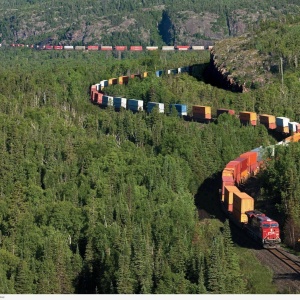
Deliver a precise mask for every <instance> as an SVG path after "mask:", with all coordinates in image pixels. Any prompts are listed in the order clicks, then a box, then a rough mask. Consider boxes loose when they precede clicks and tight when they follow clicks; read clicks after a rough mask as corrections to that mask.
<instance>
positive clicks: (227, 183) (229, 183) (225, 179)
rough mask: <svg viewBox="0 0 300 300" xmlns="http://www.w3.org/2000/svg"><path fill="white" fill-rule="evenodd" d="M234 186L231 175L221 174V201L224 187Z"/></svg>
mask: <svg viewBox="0 0 300 300" xmlns="http://www.w3.org/2000/svg"><path fill="white" fill-rule="evenodd" d="M226 186H235V182H234V180H233V178H232V176H222V201H224V199H225V198H224V194H225V187H226Z"/></svg>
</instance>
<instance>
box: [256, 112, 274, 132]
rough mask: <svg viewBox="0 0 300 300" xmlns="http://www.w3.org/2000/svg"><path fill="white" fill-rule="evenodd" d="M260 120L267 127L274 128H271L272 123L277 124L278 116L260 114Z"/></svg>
mask: <svg viewBox="0 0 300 300" xmlns="http://www.w3.org/2000/svg"><path fill="white" fill-rule="evenodd" d="M259 122H260V124H263V125H265V126H266V127H267V128H269V129H273V128H270V125H271V124H272V126H274V125H276V118H275V116H273V115H267V114H261V115H259Z"/></svg>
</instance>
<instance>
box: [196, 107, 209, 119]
mask: <svg viewBox="0 0 300 300" xmlns="http://www.w3.org/2000/svg"><path fill="white" fill-rule="evenodd" d="M192 113H193V119H195V120H211V107H210V106H201V105H193V107H192Z"/></svg>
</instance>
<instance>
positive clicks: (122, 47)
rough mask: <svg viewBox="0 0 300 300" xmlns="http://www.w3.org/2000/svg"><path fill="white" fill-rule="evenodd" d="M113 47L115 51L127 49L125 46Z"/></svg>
mask: <svg viewBox="0 0 300 300" xmlns="http://www.w3.org/2000/svg"><path fill="white" fill-rule="evenodd" d="M114 49H115V50H116V51H126V50H127V46H115V47H114Z"/></svg>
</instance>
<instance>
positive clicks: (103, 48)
mask: <svg viewBox="0 0 300 300" xmlns="http://www.w3.org/2000/svg"><path fill="white" fill-rule="evenodd" d="M10 47H14V48H22V47H26V48H32V49H41V50H68V51H70V50H79V51H82V50H86V51H128V50H129V51H144V50H146V51H154V50H162V51H187V50H195V51H199V50H212V48H213V46H212V45H210V46H202V45H175V46H161V47H158V46H140V45H138V46H129V47H127V46H104V45H86V46H72V45H51V44H46V45H34V44H30V45H25V44H10Z"/></svg>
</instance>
